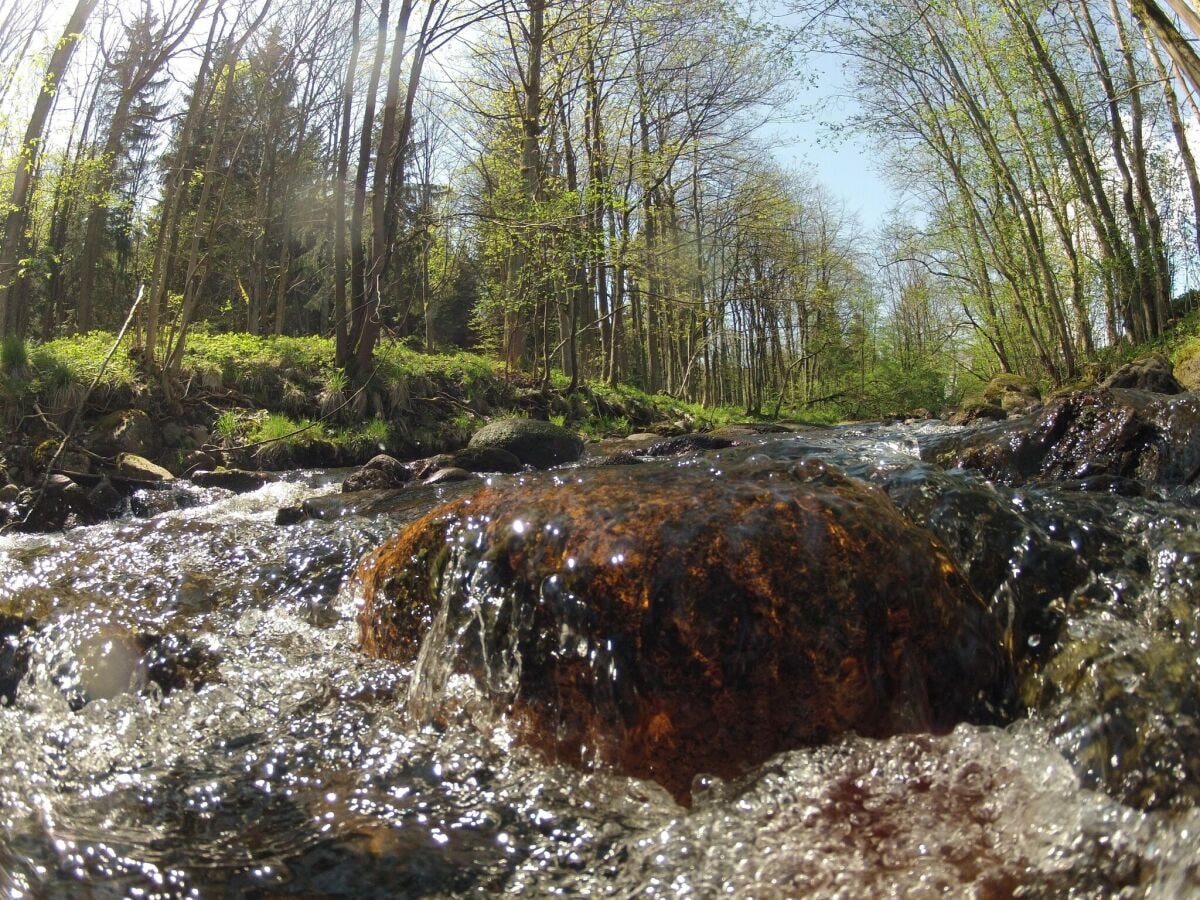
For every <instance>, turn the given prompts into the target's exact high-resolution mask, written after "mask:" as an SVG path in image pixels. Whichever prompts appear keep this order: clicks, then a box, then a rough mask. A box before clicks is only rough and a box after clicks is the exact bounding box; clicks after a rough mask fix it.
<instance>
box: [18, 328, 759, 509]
mask: <svg viewBox="0 0 1200 900" xmlns="http://www.w3.org/2000/svg"><path fill="white" fill-rule="evenodd" d="M113 342H114V336H113V335H111V334H107V333H103V332H94V333H91V334H88V335H83V336H78V337H72V338H63V339H59V340H56V341H51V342H48V343H45V344H41V345H32V346H31V345H27V344H25V343H20V342H9V343H7V344H6V345H5V346H4V347H3V350H2V357H0V417H2V418H3V422H4V426H5V431H6V438H5V441H4V445H3V447H2V448H0V510H3V518H4V519H6V520H7V521H10V522H11V521H14V520H18V521H19V520H21V519H24V518H25V517H26V513H27V512H28V510H29V508H30V507H31V505H35V504H36V503H37V502H38V500H37V492H38V491H39V490H40V489H41V488H42V486H43V485H44V484H46V483H47V476H48V475H49V476H50V477H51V479H52V481H51V482H50V484H51V485H52V486H53V487H55V488H56V489H57V490H58V491H60V492H61V491H72V492H73V493H74V494H75V495H76V497H75V499H74V501H73V503H72V504H69V505H71V506H73V508H74V509H73V514H74V516H75V519H76V520H80V517H82V519H81V520H82V521H87V520H88V519H89V518H91V517H92V516H93V514H94V516H95V517H97V518H105V517H106V515H105V509H106V508H107V507H115V506H116V505H117V502H116V501H117V500H119V499H120V496H119V495H121V494H128V493H129V492H131V491H134V490H137V489H139V488H142V487H145V486H146V484H147V483H153V482H158V481H162V480H165V479H169V478H171V477H178V476H183V475H189V474H191V473H194V472H196V471H200V470H204V471H211V470H217V469H232V470H249V471H253V472H277V471H283V470H287V469H295V468H313V467H340V466H357V465H361V464H363V463H365V462H366V461H368V460H369V459H371V458H372V457H373V456H375V455H377V454H379V453H387V454H389V455H390V456H394V457H396V458H397V459H401V460H406V461H411V460H416V459H424V458H428V457H432V456H435V455H437V454H442V453H451V452H454V451H456V450H460V449H461V448H463V447H465V446H466V445H467V443H468V441H469V440H470V438H471V436H472V434H474V433H475V432H476V431H477V430H479V429H480V428H482V427H483V426H484V425H486V424H487V423H488V422H490V421H493V420H495V419H498V418H514V417H516V418H522V417H524V418H536V419H543V420H547V421H552V422H554V423H555V424H558V425H562V426H564V427H567V428H569V429H572V430H574V431H577V432H579V433H580V434H582V435H583V436H584V437H585V438H586V439H588V440H599V439H602V438H605V437H624V436H628V435H629V434H631V433H636V432H639V431H653V432H655V433H656V434H662V435H672V434H681V433H687V432H693V431H702V430H707V429H710V428H713V427H716V426H719V425H722V424H727V423H733V422H739V421H746V418H745V417H744V416H739V415H738V413H737V412H736V411H734V410H730V409H705V408H702V407H699V406H697V405H694V404H688V403H683V402H680V401H676V400H674V399H673V398H671V397H667V396H662V395H657V396H655V395H648V394H645V393H642V392H640V391H638V390H636V389H633V388H627V387H616V388H614V387H610V386H608V385H599V384H587V383H585V384H582V385H579V386H577V387H576V389H575V390H573V391H568V390H567V389H568V387H569V384H568V382H567V380H566V379H564V378H561V376H560V377H556V378H554V379H552V380H551V383H550V385H549V387H548V388H546V387H544V386H543V385H541V384H538V383H535V382H534V381H533V380H532V379H531V378H530V377H529V376H527V375H525V374H523V373H515V372H505V371H504V369H503V367H502V366H500V365H498V364H497V363H495V362H494V361H492V360H489V359H487V358H485V357H483V356H479V355H475V354H470V353H463V352H459V353H454V354H426V353H419V352H416V351H413V350H410V349H408V348H406V347H404V346H402V345H400V344H396V343H391V344H384V345H382V346H381V347H380V350H379V352H378V353H377V355H376V360H375V367H374V369H373V370H372V371H371V372H369V373H367V374H366V375H365V376H364V377H363V378H362V379H361V381H359V382H358V383H352V382H351V381H350V380H349V379H348V378H347V377H346V375H345V373H344V372H342V371H341V370H340V369H338V368H337V367H336V366H335V365H334V354H333V344H332V341H330V340H328V339H324V338H292V337H274V336H268V337H259V336H254V335H247V334H205V333H199V334H196V335H195V336H193V337H192V338H191V340H190V341H189V350H188V353H187V355H186V356H185V358H184V360H183V365H182V367H181V370H180V372H179V373H178V375H176V376H173V377H164V376H163V374H162V373H161V372H160V371H156V370H154V369H152V368H151V367H150V366H148V365H146V363H145V361H144V360H143V359H142V358H141V357H140V356H139V355H138V351H137V348H136V347H135V346H134V345H133V344H132V343H131V342H126V343H123V344H122V346H120V347H117V348H116V350H115V352H114V351H113ZM60 448H61V449H60ZM72 486H74V487H72ZM98 488H99V490H98ZM114 490H115V491H116V496H114V494H113V491H114ZM93 493H97V494H98V496H96V497H94V498H92V499H86V498H85V497H82V496H78V495H80V494H89V495H90V494H93ZM62 515H68V517H69V516H70V515H71V514H68V513H63V514H61V515H60V514H54V515H50V516H49V517H48V518H46V519H45V521H43V522H41V526H40V527H41V529H42V530H44V529H46V528H54V527H61V525H62V524H64V521H60V520H62ZM0 524H3V522H0Z"/></svg>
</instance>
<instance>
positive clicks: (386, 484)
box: [342, 453, 413, 493]
mask: <svg viewBox="0 0 1200 900" xmlns="http://www.w3.org/2000/svg"><path fill="white" fill-rule="evenodd" d="M412 480H413V473H412V470H410V469H409V468H408V466H406V465H404V463H402V462H400V460H398V459H396V458H395V457H393V456H388V455H387V454H386V453H380V454H378V455H376V456H373V457H371V459H370V460H368V461H367V462H366V463H365V464H364V465H363V466H362V468H360V469H359V470H358V471H357V472H355V473H354V474H353V475H351V476H350V477H349V478H347V479H346V480H345V481H344V482H342V490H343V491H345V492H347V493H350V492H352V491H365V490H386V489H388V488H398V487H403V486H404V485H406V484H408V482H410V481H412Z"/></svg>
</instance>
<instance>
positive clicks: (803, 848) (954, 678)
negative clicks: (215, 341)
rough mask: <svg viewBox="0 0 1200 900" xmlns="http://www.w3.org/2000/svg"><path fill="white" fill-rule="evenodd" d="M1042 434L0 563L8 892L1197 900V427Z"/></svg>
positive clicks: (15, 555)
mask: <svg viewBox="0 0 1200 900" xmlns="http://www.w3.org/2000/svg"><path fill="white" fill-rule="evenodd" d="M1056 403H1058V401H1051V403H1049V404H1047V405H1046V406H1044V407H1042V408H1041V409H1040V410H1038V411H1035V412H1033V413H1032V414H1031V415H1030V416H1028V417H1026V418H1023V419H1019V420H1014V421H1010V422H1003V423H999V424H996V425H989V426H985V427H984V428H982V429H957V428H950V427H947V426H944V425H942V424H941V423H937V422H925V423H919V424H910V425H900V426H883V425H863V426H846V427H841V428H837V429H811V430H805V431H800V432H798V433H794V434H784V435H752V434H743V435H738V436H736V437H735V438H733V440H734V441H735V445H734V446H721V444H723V443H728V442H729V440H728V439H727V440H726V441H713V440H708V441H705V440H703V439H698V440H692V441H687V440H684V441H680V442H677V443H675V444H673V445H670V446H666V445H662V444H659V445H655V444H654V442H653V441H650V440H647V441H643V442H640V443H639V442H632V443H628V444H626V445H623V446H621V447H615V448H609V450H610V451H611V452H607V453H605V454H604V458H602V459H598V458H596V455H593V456H592V457H591V458H585V459H584V460H582V462H580V463H567V464H565V465H562V464H560V465H558V467H557V468H552V469H550V470H549V471H545V472H534V471H532V470H529V469H526V470H525V471H522V472H514V473H508V474H499V473H497V474H487V473H486V472H485V473H483V474H478V475H475V474H468V473H467V470H466V469H465V468H462V467H459V466H450V467H445V466H443V467H442V471H450V470H452V469H454V468H459V469H460V471H462V473H463V475H462V478H463V480H458V479H459V476H456V477H455V478H441V479H437V478H434V479H433V481H432V483H429V484H421V483H419V482H420V481H421V480H423V479H421V478H417V477H415V474H416V473H411V472H410V473H409V475H410V476H414V477H401V478H400V481H401V485H402V486H399V487H395V486H393V487H390V488H381V487H380V486H376V487H373V488H370V489H368V490H365V491H359V492H343V491H341V484H342V481H343V480H344V473H343V474H335V473H322V472H309V473H293V474H291V475H289V476H286V477H283V478H281V479H280V480H278V481H275V482H271V483H267V484H264V485H262V486H260V487H258V488H257V489H255V490H252V491H250V492H248V493H242V494H233V493H231V492H229V491H225V490H223V489H221V488H217V487H207V488H203V489H200V488H195V489H194V490H196V491H197V492H199V501H200V502H198V503H197V505H195V506H192V507H190V508H182V509H167V510H165V511H162V512H158V513H156V514H154V515H151V516H149V517H147V518H124V519H120V520H117V521H114V522H109V523H104V524H99V525H96V526H93V527H87V528H77V529H75V530H73V531H70V532H67V533H65V534H61V533H60V534H47V535H9V536H5V537H3V538H0V611H3V614H4V619H3V622H0V636H2V637H3V639H4V643H3V645H0V697H2V698H3V700H0V702H2V703H3V704H4V705H0V752H3V754H4V757H5V759H6V761H7V763H6V766H5V767H3V769H0V880H2V881H3V882H4V884H5V887H7V888H9V889H10V890H11V891H12V892H15V893H16V894H18V895H20V894H29V895H40V894H47V893H50V894H71V893H78V892H81V891H83V892H91V893H98V894H105V895H110V894H111V895H138V896H184V895H189V894H195V893H198V894H201V895H204V894H212V895H229V894H234V895H238V894H253V895H271V896H280V895H288V894H296V895H301V896H311V895H313V894H339V895H347V896H373V895H374V896H396V895H403V896H463V895H474V894H491V893H497V892H507V893H514V894H515V893H524V894H529V895H534V896H541V895H545V894H549V893H577V894H586V895H598V894H599V895H603V894H611V895H616V896H629V895H632V894H646V895H650V896H685V895H692V896H696V895H699V896H713V895H716V894H735V895H754V896H780V897H783V896H798V895H803V896H865V895H876V894H890V895H896V896H923V895H926V894H928V895H934V894H937V895H942V894H945V893H947V892H948V893H951V894H953V895H970V896H987V897H1002V896H1012V895H1020V896H1033V897H1038V896H1041V897H1061V896H1081V897H1084V896H1086V897H1093V896H1117V895H1120V896H1162V897H1173V896H1181V895H1187V894H1189V893H1192V894H1194V893H1197V892H1200V870H1198V867H1197V855H1196V852H1195V847H1196V846H1197V841H1196V834H1197V829H1200V814H1198V813H1197V812H1196V808H1195V807H1196V800H1197V797H1198V796H1200V752H1198V751H1197V749H1196V748H1197V747H1200V740H1198V738H1200V732H1198V729H1200V624H1198V622H1197V605H1198V600H1197V589H1196V580H1197V578H1198V577H1200V511H1197V509H1196V505H1195V498H1194V495H1193V494H1192V492H1191V488H1192V481H1193V480H1194V477H1192V476H1194V472H1193V473H1192V475H1191V476H1189V467H1190V463H1189V462H1188V459H1189V458H1190V457H1188V456H1187V454H1188V453H1190V452H1191V449H1190V448H1192V446H1193V443H1192V442H1193V441H1200V435H1196V436H1195V437H1194V438H1189V437H1188V434H1189V433H1191V431H1194V430H1192V429H1190V426H1188V425H1187V423H1188V422H1189V421H1190V419H1189V418H1188V416H1189V415H1190V412H1189V410H1190V409H1191V406H1192V405H1193V404H1194V403H1195V398H1194V397H1193V395H1188V394H1182V395H1179V396H1177V397H1175V398H1174V399H1170V398H1166V397H1164V396H1162V395H1158V394H1150V393H1146V392H1142V391H1137V390H1129V389H1122V388H1112V389H1105V392H1104V393H1101V394H1097V395H1096V396H1095V397H1094V398H1093V399H1092V400H1090V401H1083V400H1078V399H1076V400H1071V401H1069V402H1067V403H1064V404H1061V405H1059V406H1056V405H1055V404H1056ZM1088 410H1093V411H1096V410H1100V411H1101V412H1088ZM1121 410H1125V412H1121ZM1089 417H1092V418H1089ZM1096 423H1101V424H1103V423H1108V425H1105V426H1104V427H1098V426H1097V424H1096ZM1122 423H1123V424H1122ZM1176 425H1179V426H1180V427H1178V428H1176V427H1175V426H1176ZM1109 426H1111V427H1109ZM996 447H1000V448H1001V450H994V449H993V450H988V448H996ZM1031 448H1032V449H1031ZM973 454H974V455H973ZM978 454H983V456H979V455H978ZM988 454H991V455H988ZM497 458H499V457H494V458H493V464H494V461H495V459H497ZM461 461H462V462H465V461H467V458H465V457H464V460H461ZM442 462H447V461H445V460H443V461H442ZM549 462H555V460H550V461H549ZM984 463H986V465H984ZM384 465H385V464H383V463H380V464H379V465H378V466H377V468H382V467H383V466H384ZM964 465H972V466H977V467H980V468H983V469H984V470H985V471H986V474H987V475H988V476H989V477H990V479H991V480H990V481H989V480H986V479H985V477H984V474H982V473H981V472H980V471H975V470H968V469H964V468H962V466H964ZM478 467H482V465H481V466H478ZM422 474H423V475H424V476H425V477H426V478H428V477H429V476H431V475H436V474H437V472H436V471H435V472H432V473H430V472H426V473H422ZM189 489H191V488H189ZM281 509H291V510H299V511H300V513H301V514H300V515H291V516H287V515H285V516H284V517H283V518H282V521H287V522H291V524H287V525H281V524H276V522H277V519H279V517H280V510H281Z"/></svg>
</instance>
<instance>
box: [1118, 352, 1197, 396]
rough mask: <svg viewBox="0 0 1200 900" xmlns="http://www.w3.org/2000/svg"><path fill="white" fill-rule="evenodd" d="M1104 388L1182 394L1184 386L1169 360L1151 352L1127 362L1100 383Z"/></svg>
mask: <svg viewBox="0 0 1200 900" xmlns="http://www.w3.org/2000/svg"><path fill="white" fill-rule="evenodd" d="M1100 386H1101V387H1105V388H1132V389H1133V390H1136V391H1150V392H1151V393H1154V394H1182V393H1183V392H1184V387H1183V385H1182V384H1180V383H1179V381H1178V380H1176V378H1175V374H1174V372H1172V371H1171V361H1170V360H1169V359H1167V358H1166V357H1165V356H1163V355H1162V354H1161V353H1151V354H1149V355H1147V356H1141V357H1138V358H1137V359H1135V360H1133V362H1128V363H1126V364H1125V365H1123V366H1121V368H1119V369H1117V371H1115V372H1113V373H1112V374H1111V375H1109V376H1108V378H1106V379H1105V380H1104V382H1103V383H1102V384H1101V385H1100Z"/></svg>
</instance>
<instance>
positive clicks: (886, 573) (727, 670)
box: [360, 462, 1011, 800]
mask: <svg viewBox="0 0 1200 900" xmlns="http://www.w3.org/2000/svg"><path fill="white" fill-rule="evenodd" d="M360 574H361V577H362V578H363V580H364V583H365V604H364V607H363V609H362V612H361V614H360V625H361V629H362V644H363V647H364V649H365V650H366V651H367V652H368V653H371V654H373V655H376V656H382V657H387V658H390V659H395V660H400V661H403V662H406V663H411V662H414V661H416V668H415V672H414V676H413V687H412V690H411V696H410V702H411V703H412V704H413V712H414V713H415V714H416V715H418V716H426V717H436V716H437V715H439V713H440V712H441V711H442V709H443V707H444V705H445V704H447V703H450V701H449V700H448V699H447V698H448V697H449V696H450V694H449V693H448V692H447V690H446V685H447V683H448V680H449V679H450V678H451V676H454V675H457V674H466V675H469V676H470V677H471V679H473V681H474V683H475V685H476V686H477V688H478V689H479V691H480V692H481V693H482V694H483V695H484V696H485V697H486V698H487V700H488V701H490V706H491V707H492V708H493V709H494V710H496V711H498V712H499V713H501V714H503V715H505V716H507V717H508V718H509V721H510V722H511V723H512V725H513V726H514V727H515V728H516V730H517V732H518V734H520V735H522V736H523V738H524V739H525V740H526V741H527V742H529V743H531V744H532V745H534V746H536V747H538V748H541V749H542V750H543V751H545V752H546V753H547V754H548V755H550V756H551V757H552V758H554V759H557V760H562V761H566V762H569V763H572V764H576V765H590V764H593V763H604V764H612V765H615V766H617V767H618V768H620V769H621V770H623V771H625V772H628V773H631V774H634V775H638V776H642V777H649V778H653V779H656V780H657V781H659V782H660V783H661V784H663V785H664V786H665V787H666V788H667V789H668V790H670V791H671V792H672V794H674V795H675V796H676V797H677V798H680V799H684V800H686V798H687V797H688V794H689V789H690V785H691V782H692V778H693V777H694V776H695V775H696V774H697V773H701V772H707V773H715V774H717V775H720V776H723V777H730V776H734V775H737V774H739V773H741V772H743V771H745V770H746V769H747V768H748V767H750V766H752V765H754V764H757V763H759V762H762V761H763V760H765V759H766V758H767V757H769V756H771V755H772V754H774V753H776V752H779V751H782V750H785V749H789V748H794V747H799V746H803V745H811V744H814V743H819V742H823V741H828V740H830V739H831V738H834V737H835V736H837V735H840V734H844V733H846V732H849V731H855V732H857V733H859V734H864V735H877V736H882V735H889V734H893V733H897V732H905V731H914V730H915V731H920V730H943V729H949V728H951V727H952V726H953V725H954V724H955V723H956V722H958V721H961V720H964V719H969V720H991V719H995V718H998V717H1002V715H1003V714H1004V710H1005V709H1006V698H1008V697H1009V695H1010V691H1011V662H1010V660H1009V657H1008V654H1007V652H1006V651H1005V650H1004V648H1003V647H1002V638H1001V632H1000V628H999V626H998V625H997V623H996V621H995V620H994V618H993V617H992V616H991V614H990V613H989V611H988V610H987V608H986V607H985V604H984V603H983V601H981V600H980V599H979V597H978V595H977V594H976V593H975V592H974V591H973V590H972V589H971V588H970V587H969V586H968V585H967V583H966V582H965V581H964V579H963V578H962V576H961V575H960V574H959V572H958V570H957V569H956V568H955V566H954V564H953V563H952V562H951V560H950V558H949V556H948V555H947V554H946V552H945V550H944V549H943V548H942V547H941V546H940V545H939V544H938V543H937V541H936V540H935V539H934V538H933V537H932V535H931V534H930V533H929V532H927V531H924V530H923V529H919V528H917V527H915V526H913V525H912V524H910V523H909V522H908V521H907V520H905V519H904V518H903V517H902V516H901V515H900V514H899V513H898V512H897V511H896V509H895V507H894V506H892V504H891V502H890V501H889V500H888V499H887V497H886V496H885V495H884V494H883V493H882V492H881V491H879V490H878V489H875V488H872V487H870V486H868V485H866V484H865V483H863V482H860V481H857V480H854V479H849V478H847V477H845V476H843V475H841V474H840V473H837V472H836V471H834V470H831V469H827V468H826V467H824V466H823V465H820V464H816V463H803V464H799V465H797V464H794V463H782V462H778V463H775V462H773V463H762V462H759V463H746V464H741V465H732V466H730V467H729V468H727V469H726V470H725V471H724V473H723V474H721V475H713V474H712V473H710V472H708V471H706V470H701V468H700V467H687V468H677V467H664V466H661V465H644V466H632V467H611V468H600V469H589V470H579V471H576V472H574V473H572V475H571V477H570V478H569V479H566V480H564V479H562V478H561V477H559V478H557V479H552V478H548V477H544V476H531V477H527V478H525V479H521V480H519V481H517V482H514V483H511V484H507V485H497V486H489V487H486V488H484V489H483V490H480V491H478V492H476V493H474V494H472V495H470V496H468V497H466V498H464V499H460V500H458V501H456V502H454V503H451V504H448V505H446V506H443V507H441V508H439V509H437V510H435V511H434V512H432V513H430V514H429V515H427V516H426V517H424V518H423V519H421V520H420V521H418V522H416V523H414V524H413V525H411V526H410V527H408V528H407V529H406V530H405V531H403V532H402V533H401V534H400V535H398V536H397V537H396V538H394V539H392V540H391V541H390V542H388V543H386V544H385V545H384V546H382V547H381V548H380V549H379V550H377V551H376V552H375V553H373V554H371V555H369V556H368V557H367V558H366V559H364V561H363V563H362V565H361V568H360Z"/></svg>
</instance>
